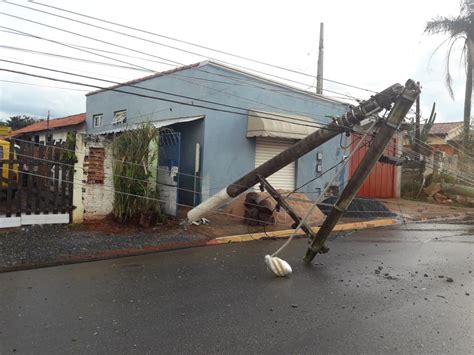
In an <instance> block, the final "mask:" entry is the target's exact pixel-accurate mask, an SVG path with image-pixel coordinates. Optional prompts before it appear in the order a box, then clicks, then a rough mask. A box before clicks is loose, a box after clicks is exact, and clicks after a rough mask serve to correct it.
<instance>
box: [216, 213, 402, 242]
mask: <svg viewBox="0 0 474 355" xmlns="http://www.w3.org/2000/svg"><path fill="white" fill-rule="evenodd" d="M397 223H398V221H397V220H395V219H377V220H372V221H367V222H354V223H343V224H337V225H336V226H335V227H334V229H333V231H334V232H342V231H347V230H356V229H366V228H377V227H383V226H390V225H393V224H397ZM312 230H313V232H314V233H317V232H318V230H319V227H313V228H312ZM293 231H294V230H293V229H286V230H281V231H275V232H267V233H251V234H249V233H247V234H238V235H229V236H226V237H219V238H215V239H214V243H215V244H225V243H242V242H250V241H252V240H259V239H262V238H265V237H271V238H287V237H289V236H290V235H291V234H292V233H293ZM296 235H304V232H303V231H302V230H300V231H298V233H296Z"/></svg>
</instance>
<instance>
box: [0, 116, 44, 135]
mask: <svg viewBox="0 0 474 355" xmlns="http://www.w3.org/2000/svg"><path fill="white" fill-rule="evenodd" d="M40 121H41V120H38V119H35V118H34V117H31V116H26V115H21V116H11V117H10V118H9V119H8V120H6V121H5V122H3V126H7V127H11V129H12V130H14V131H16V130H17V129H20V128H24V127H26V126H29V125H30V124H33V123H36V122H40Z"/></svg>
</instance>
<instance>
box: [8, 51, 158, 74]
mask: <svg viewBox="0 0 474 355" xmlns="http://www.w3.org/2000/svg"><path fill="white" fill-rule="evenodd" d="M0 48H5V49H10V50H14V51H20V52H26V53H32V54H39V55H45V56H49V57H55V58H61V59H67V60H73V61H77V62H83V63H89V64H97V65H105V66H110V67H114V68H119V69H125V70H136V71H146V72H154V71H153V70H148V69H146V70H145V69H140V68H136V67H129V66H125V65H117V64H113V63H106V62H100V61H96V60H91V59H83V58H77V57H70V56H66V55H61V54H55V53H50V52H43V51H35V50H33V49H27V48H19V47H12V46H6V45H0Z"/></svg>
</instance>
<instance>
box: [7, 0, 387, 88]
mask: <svg viewBox="0 0 474 355" xmlns="http://www.w3.org/2000/svg"><path fill="white" fill-rule="evenodd" d="M6 2H7V3H8V4H10V5H14V6H20V7H23V8H27V9H30V10H33V11H38V12H41V13H45V14H48V15H51V16H56V17H59V18H63V19H67V20H69V21H74V22H77V23H81V24H84V25H87V26H92V27H96V28H100V29H102V30H105V31H110V32H113V33H117V34H120V35H123V36H128V37H132V38H135V39H139V40H142V41H146V42H150V43H154V44H157V45H160V46H165V47H168V48H171V49H174V50H178V51H182V52H185V53H188V54H192V55H197V56H200V57H204V58H205V57H208V56H207V55H203V54H200V53H196V52H193V51H189V50H186V49H182V48H179V47H175V46H171V45H167V44H163V43H160V42H156V41H151V40H148V39H145V38H142V37H138V36H134V35H131V34H129V33H125V32H121V31H117V30H113V29H110V28H106V27H102V26H98V25H93V24H90V23H88V22H84V21H80V20H77V19H73V18H70V17H67V16H62V15H59V14H55V13H51V12H48V11H43V10H40V9H35V8H33V7H29V6H25V5H20V4H16V3H12V2H9V1H6ZM32 2H33V3H35V4H38V5H41V6H45V7H49V8H54V9H56V10H59V11H63V12H67V13H72V14H75V15H78V16H82V17H85V18H89V19H94V20H96V21H100V22H105V23H109V24H113V25H115V26H119V27H123V28H128V29H132V30H135V31H139V32H142V33H147V34H151V35H154V36H158V37H162V38H166V39H170V40H173V41H176V42H180V43H184V44H188V45H192V46H195V47H199V48H202V49H206V50H210V51H213V52H217V53H221V54H225V55H228V56H232V57H236V58H239V59H244V60H247V61H251V62H254V63H258V64H262V65H266V66H269V67H273V68H276V69H281V70H285V71H289V72H292V73H295V74H299V75H304V76H307V77H311V78H314V77H315V75H311V74H307V73H304V72H301V71H297V70H293V69H289V68H285V67H282V66H278V65H274V64H270V63H266V62H263V61H258V60H255V59H251V58H248V57H244V56H240V55H237V54H232V53H229V52H225V51H221V50H218V49H213V48H210V47H206V46H202V45H198V44H194V43H191V42H187V41H183V40H179V39H176V38H172V37H169V36H163V35H160V34H157V33H153V32H150V31H145V30H141V29H138V28H134V27H131V26H127V25H123V24H119V23H116V22H112V21H109V20H105V19H101V18H98V17H93V16H89V15H85V14H82V13H79V12H74V11H70V10H66V9H64V8H60V7H55V6H51V5H47V4H43V3H40V2H35V1H32ZM209 58H210V59H212V60H217V61H220V62H222V63H225V64H229V65H234V66H237V67H240V68H243V69H246V70H253V69H251V68H246V67H243V66H238V65H236V64H232V63H229V62H226V61H223V60H220V59H217V58H212V57H209ZM262 73H263V72H262ZM265 74H266V75H271V74H269V73H265ZM323 80H325V81H328V82H332V83H335V84H339V85H344V86H348V87H351V88H355V89H359V90H363V91H367V92H372V93H378V92H376V91H373V90H369V89H366V88H362V87H360V86H356V85H352V84H347V83H343V82H340V81H337V80H332V79H327V78H326V79H323Z"/></svg>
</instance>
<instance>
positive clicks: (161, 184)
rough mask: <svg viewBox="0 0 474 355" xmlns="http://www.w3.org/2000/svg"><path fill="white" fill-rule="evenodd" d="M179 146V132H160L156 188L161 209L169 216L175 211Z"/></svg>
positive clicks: (174, 214)
mask: <svg viewBox="0 0 474 355" xmlns="http://www.w3.org/2000/svg"><path fill="white" fill-rule="evenodd" d="M180 147H181V133H180V132H163V133H161V134H160V143H159V152H158V154H159V158H158V172H157V190H158V191H159V192H160V200H161V201H162V202H161V210H162V211H163V212H164V213H165V214H167V215H170V216H176V213H177V206H178V205H177V203H178V186H179V155H180Z"/></svg>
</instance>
